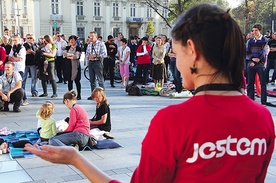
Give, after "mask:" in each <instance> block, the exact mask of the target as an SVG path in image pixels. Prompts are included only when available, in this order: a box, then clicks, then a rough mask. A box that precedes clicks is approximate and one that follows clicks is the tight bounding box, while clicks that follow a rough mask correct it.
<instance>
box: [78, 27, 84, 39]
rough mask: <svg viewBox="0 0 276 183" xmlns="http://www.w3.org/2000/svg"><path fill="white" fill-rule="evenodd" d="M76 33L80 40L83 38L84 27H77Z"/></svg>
mask: <svg viewBox="0 0 276 183" xmlns="http://www.w3.org/2000/svg"><path fill="white" fill-rule="evenodd" d="M77 35H78V37H79V38H80V39H81V40H84V27H78V28H77Z"/></svg>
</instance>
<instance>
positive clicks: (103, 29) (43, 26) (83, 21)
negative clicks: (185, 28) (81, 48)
mask: <svg viewBox="0 0 276 183" xmlns="http://www.w3.org/2000/svg"><path fill="white" fill-rule="evenodd" d="M166 3H168V2H166ZM0 9H1V12H0V15H1V16H2V17H1V20H2V21H1V31H2V33H3V29H4V28H5V27H7V28H8V29H10V34H11V35H13V34H17V33H20V34H21V35H23V37H25V35H26V34H27V33H34V34H35V36H36V37H40V36H44V35H46V34H49V35H53V34H54V33H55V32H57V31H58V32H60V33H61V34H65V35H66V36H70V35H77V36H78V37H80V38H81V39H85V38H86V37H87V36H88V35H89V32H91V31H96V32H97V33H98V35H101V36H102V37H103V40H106V39H107V36H108V35H113V36H114V37H116V35H117V33H118V32H122V33H123V35H124V36H125V37H126V38H129V36H130V35H133V36H138V37H143V36H144V35H145V34H146V33H145V31H146V29H147V22H148V21H149V20H152V21H153V22H154V25H155V32H154V35H157V34H165V35H169V33H170V28H169V27H168V26H167V25H166V23H165V22H164V21H163V20H162V18H161V17H159V15H157V14H156V13H155V12H154V10H153V9H151V8H150V7H148V6H147V5H146V3H145V1H139V0H2V1H1V8H0ZM164 13H165V14H166V12H165V11H164Z"/></svg>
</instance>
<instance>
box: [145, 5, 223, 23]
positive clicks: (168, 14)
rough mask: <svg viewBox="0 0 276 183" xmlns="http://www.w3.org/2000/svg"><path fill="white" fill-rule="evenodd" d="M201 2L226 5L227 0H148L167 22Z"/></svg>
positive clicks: (171, 21) (172, 20)
mask: <svg viewBox="0 0 276 183" xmlns="http://www.w3.org/2000/svg"><path fill="white" fill-rule="evenodd" d="M200 2H216V3H218V4H219V5H221V6H224V7H225V6H226V2H225V0H207V1H206V0H175V1H174V2H173V3H171V2H170V1H169V0H146V4H147V5H148V6H149V7H150V8H152V9H153V10H154V12H156V13H157V14H158V15H159V16H160V17H161V18H162V19H163V20H164V21H165V22H166V24H167V26H168V27H170V28H171V27H172V26H171V24H172V23H173V22H174V21H175V20H176V18H177V17H178V16H179V15H181V14H183V13H184V12H185V11H186V10H187V9H189V8H190V7H191V6H193V5H194V4H196V3H200Z"/></svg>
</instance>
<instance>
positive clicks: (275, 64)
mask: <svg viewBox="0 0 276 183" xmlns="http://www.w3.org/2000/svg"><path fill="white" fill-rule="evenodd" d="M272 63H273V64H274V72H273V75H272V79H271V81H272V82H275V79H276V73H275V71H276V59H268V60H267V65H266V72H265V73H266V82H267V83H268V82H269V70H270V67H271V65H272Z"/></svg>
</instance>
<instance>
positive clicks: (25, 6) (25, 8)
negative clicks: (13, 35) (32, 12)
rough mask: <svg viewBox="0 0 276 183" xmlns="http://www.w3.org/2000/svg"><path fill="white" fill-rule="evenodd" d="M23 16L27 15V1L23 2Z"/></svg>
mask: <svg viewBox="0 0 276 183" xmlns="http://www.w3.org/2000/svg"><path fill="white" fill-rule="evenodd" d="M23 14H27V0H24V1H23Z"/></svg>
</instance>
